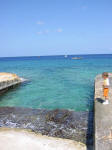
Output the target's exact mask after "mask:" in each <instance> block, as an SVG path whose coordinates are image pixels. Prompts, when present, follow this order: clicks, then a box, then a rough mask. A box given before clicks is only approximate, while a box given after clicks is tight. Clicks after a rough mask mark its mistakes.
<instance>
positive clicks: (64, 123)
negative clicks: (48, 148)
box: [0, 107, 92, 145]
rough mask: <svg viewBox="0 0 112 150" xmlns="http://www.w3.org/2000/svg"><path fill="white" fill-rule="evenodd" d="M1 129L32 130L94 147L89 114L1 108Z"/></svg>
mask: <svg viewBox="0 0 112 150" xmlns="http://www.w3.org/2000/svg"><path fill="white" fill-rule="evenodd" d="M91 115H92V114H91ZM0 127H1V128H3V127H8V128H21V129H31V130H32V131H33V132H35V133H37V134H38V133H41V134H43V135H48V136H52V137H59V138H66V139H72V140H74V141H78V142H81V143H85V144H86V143H88V144H89V145H92V137H91V135H92V131H89V132H88V112H74V111H68V110H59V109H57V110H44V109H30V108H17V107H0ZM87 134H88V139H87ZM87 140H88V141H87Z"/></svg>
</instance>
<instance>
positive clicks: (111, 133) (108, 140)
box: [94, 74, 112, 150]
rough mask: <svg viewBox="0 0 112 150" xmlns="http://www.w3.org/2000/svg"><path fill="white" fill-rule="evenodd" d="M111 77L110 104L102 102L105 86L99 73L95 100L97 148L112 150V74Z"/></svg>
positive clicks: (97, 149) (99, 149)
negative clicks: (103, 86)
mask: <svg viewBox="0 0 112 150" xmlns="http://www.w3.org/2000/svg"><path fill="white" fill-rule="evenodd" d="M109 78H110V90H109V104H108V105H104V104H102V102H103V100H104V97H103V88H102V81H103V79H102V76H101V75H98V76H97V77H96V80H95V98H94V99H95V100H94V115H95V116H94V132H95V137H94V139H95V150H112V74H110V75H109Z"/></svg>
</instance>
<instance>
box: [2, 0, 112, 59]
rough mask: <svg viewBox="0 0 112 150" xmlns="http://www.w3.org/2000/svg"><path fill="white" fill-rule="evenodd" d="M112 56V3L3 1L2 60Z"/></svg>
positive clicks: (102, 0) (87, 0) (97, 0)
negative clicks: (4, 58) (7, 57)
mask: <svg viewBox="0 0 112 150" xmlns="http://www.w3.org/2000/svg"><path fill="white" fill-rule="evenodd" d="M100 53H112V0H0V56H37V55H60V54H100Z"/></svg>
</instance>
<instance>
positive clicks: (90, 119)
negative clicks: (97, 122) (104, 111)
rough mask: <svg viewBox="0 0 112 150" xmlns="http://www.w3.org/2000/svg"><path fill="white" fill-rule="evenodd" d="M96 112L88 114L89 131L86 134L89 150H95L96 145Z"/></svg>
mask: <svg viewBox="0 0 112 150" xmlns="http://www.w3.org/2000/svg"><path fill="white" fill-rule="evenodd" d="M93 135H94V112H93V111H89V114H88V129H87V134H86V145H87V150H93V145H94V144H93V143H94V136H93Z"/></svg>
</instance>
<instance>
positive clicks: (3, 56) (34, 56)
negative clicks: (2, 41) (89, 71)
mask: <svg viewBox="0 0 112 150" xmlns="http://www.w3.org/2000/svg"><path fill="white" fill-rule="evenodd" d="M65 55H67V56H71V55H112V53H101V54H100V53H98V54H95V53H94V54H60V55H59V54H57V55H55V54H54V55H52V54H51V55H49V54H48V55H30V56H0V58H12V57H13V58H15V57H45V56H65Z"/></svg>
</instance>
